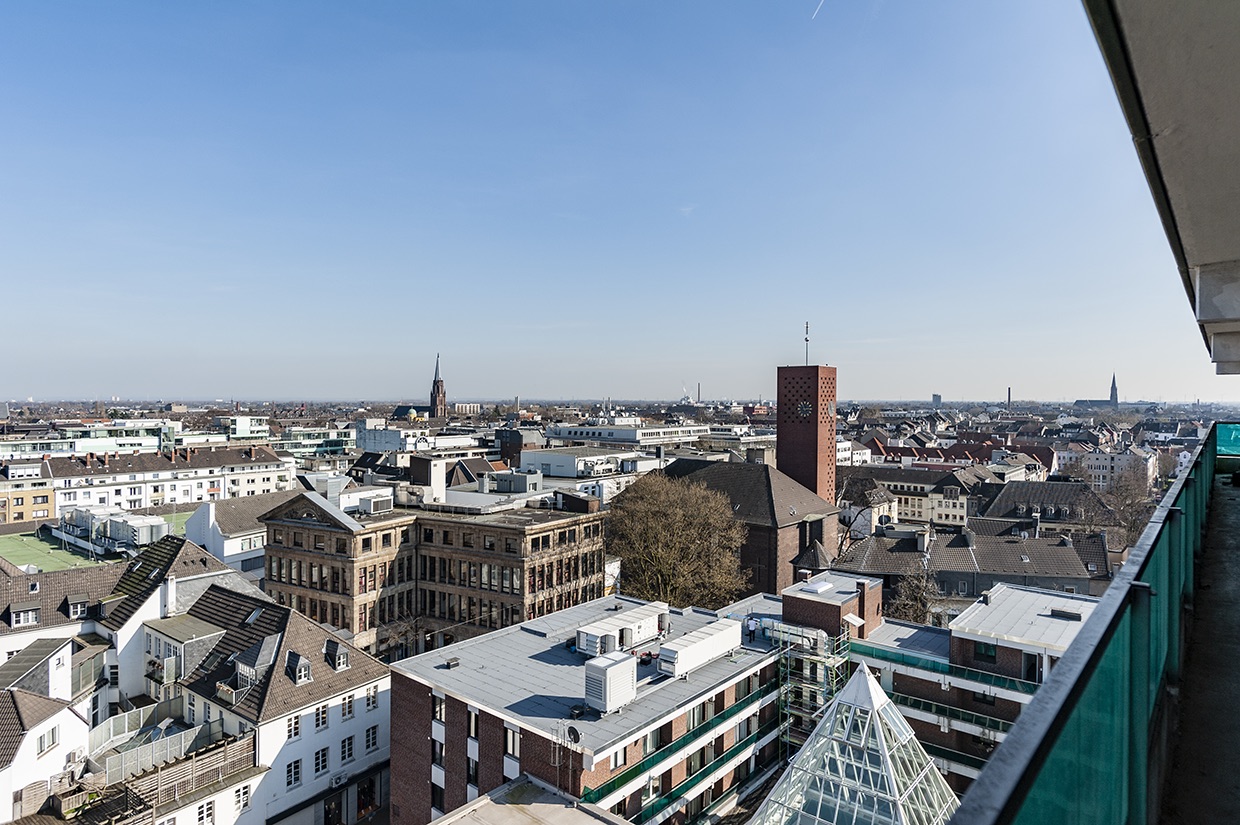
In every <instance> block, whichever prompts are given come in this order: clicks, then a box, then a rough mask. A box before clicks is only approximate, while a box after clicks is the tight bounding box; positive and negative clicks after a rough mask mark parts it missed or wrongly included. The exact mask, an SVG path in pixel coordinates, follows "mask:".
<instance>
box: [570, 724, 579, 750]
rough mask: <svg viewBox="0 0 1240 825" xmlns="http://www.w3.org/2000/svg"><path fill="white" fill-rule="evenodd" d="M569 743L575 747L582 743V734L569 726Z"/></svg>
mask: <svg viewBox="0 0 1240 825" xmlns="http://www.w3.org/2000/svg"><path fill="white" fill-rule="evenodd" d="M568 741H569V742H572V743H573V744H574V745H576V744H577V743H578V742H580V741H581V732H580V731H578V730H577V729H576V728H575V727H573V726H572V725H569V726H568Z"/></svg>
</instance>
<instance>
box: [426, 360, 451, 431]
mask: <svg viewBox="0 0 1240 825" xmlns="http://www.w3.org/2000/svg"><path fill="white" fill-rule="evenodd" d="M430 417H431V418H447V417H448V395H447V393H445V392H444V389H443V379H442V378H440V377H439V353H435V379H434V380H433V381H431V408H430Z"/></svg>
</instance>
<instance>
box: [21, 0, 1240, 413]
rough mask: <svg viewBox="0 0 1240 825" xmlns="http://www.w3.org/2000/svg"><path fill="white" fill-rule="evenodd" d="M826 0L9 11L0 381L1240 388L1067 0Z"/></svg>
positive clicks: (895, 390)
mask: <svg viewBox="0 0 1240 825" xmlns="http://www.w3.org/2000/svg"><path fill="white" fill-rule="evenodd" d="M815 5H816V4H815V3H807V4H778V5H756V4H755V5H752V6H734V7H726V8H725V9H724V10H723V11H722V12H721V11H720V9H719V7H718V6H717V5H707V4H705V3H689V2H687V3H683V4H676V5H674V6H664V5H656V4H638V5H626V6H623V7H621V6H619V5H584V4H572V3H553V2H544V3H538V4H523V5H521V6H520V7H506V6H491V5H487V4H482V3H461V4H453V5H452V6H431V7H417V8H407V7H404V6H399V5H394V4H376V5H373V6H368V7H366V8H365V9H364V10H359V9H356V8H343V7H333V6H330V5H326V4H324V5H316V6H303V7H301V8H300V9H299V10H300V11H301V12H302V16H300V17H294V16H291V15H289V14H287V13H286V10H285V9H282V8H274V9H265V8H261V7H247V8H232V9H210V10H207V9H200V8H188V7H186V8H180V7H160V8H149V7H136V6H134V7H126V9H125V10H122V12H121V13H117V11H116V9H115V8H109V9H102V8H83V9H74V10H72V11H69V10H64V9H57V8H54V7H42V6H30V7H9V8H6V9H4V10H3V11H0V23H2V24H3V25H0V102H2V103H3V105H4V107H5V110H6V111H8V112H10V113H11V114H12V125H11V128H9V129H6V130H5V132H4V133H2V134H0V175H2V176H3V179H4V180H5V181H6V189H7V190H8V197H6V198H5V199H4V201H3V202H0V271H4V272H5V274H6V278H5V289H4V292H5V295H6V298H7V301H6V305H7V308H8V312H7V313H6V320H7V321H8V324H7V331H8V333H9V337H10V340H13V341H17V342H20V345H22V346H27V347H30V348H32V351H35V350H37V352H38V353H39V357H38V358H31V359H23V360H20V361H19V362H17V363H14V364H13V365H12V366H11V367H10V369H9V370H8V372H7V373H6V378H5V381H4V384H3V385H0V395H3V396H8V397H13V398H26V397H28V396H33V397H35V398H45V399H46V398H78V397H81V398H90V397H94V398H109V397H112V396H120V397H126V398H128V397H133V398H168V399H172V398H212V397H223V398H233V397H235V398H276V399H293V398H306V399H307V400H315V399H320V398H359V399H361V398H371V399H380V398H381V399H391V400H397V399H409V398H413V399H417V398H421V397H423V396H424V395H425V393H426V392H427V389H428V388H429V384H430V382H429V378H430V375H431V367H432V366H433V357H434V353H435V352H436V351H443V352H444V357H445V360H444V378H445V379H446V383H447V388H448V397H449V399H475V398H483V397H485V398H504V397H513V396H518V395H519V396H522V397H529V398H534V397H538V398H547V399H554V398H570V397H574V398H589V397H593V398H603V397H607V396H611V397H615V398H620V397H628V398H651V399H668V400H674V399H675V398H677V397H679V396H680V395H682V394H684V393H686V392H687V393H688V394H691V395H694V396H696V387H697V384H698V383H699V382H701V384H702V387H703V397H704V398H741V399H750V398H758V397H765V398H772V397H774V393H775V371H774V367H775V366H776V365H780V364H793V365H795V364H800V363H802V362H803V360H804V354H803V346H804V344H803V342H802V337H803V333H802V325H803V324H804V322H805V321H806V320H809V321H810V322H811V332H810V337H811V339H812V340H811V343H810V361H811V362H812V363H826V364H830V365H832V366H836V367H838V368H839V394H840V397H841V398H858V399H859V398H893V399H894V398H909V399H919V398H929V397H930V396H931V394H932V393H940V394H942V395H943V398H944V400H945V401H951V400H953V399H979V400H984V399H995V400H997V399H1000V398H1003V397H1004V396H1005V393H1006V388H1007V386H1008V385H1012V386H1013V387H1014V394H1015V395H1014V397H1016V398H1041V399H1046V400H1055V399H1063V400H1067V401H1069V402H1070V401H1071V400H1073V399H1075V398H1090V397H1098V396H1099V393H1102V394H1105V391H1104V390H1105V386H1106V383H1107V382H1108V381H1109V378H1110V375H1111V373H1112V372H1115V373H1118V375H1119V377H1120V380H1119V384H1120V398H1121V400H1135V399H1138V398H1139V399H1145V400H1151V401H1155V400H1164V401H1170V402H1184V401H1192V400H1195V399H1198V398H1200V399H1202V400H1220V401H1232V400H1240V384H1237V383H1236V382H1234V381H1232V380H1230V379H1228V378H1227V377H1216V376H1214V375H1213V370H1212V365H1211V364H1210V362H1209V357H1208V355H1207V354H1206V351H1205V348H1204V347H1203V346H1202V342H1201V340H1200V337H1199V336H1198V334H1197V332H1196V330H1195V329H1194V324H1192V323H1191V321H1190V318H1191V315H1192V313H1191V311H1190V310H1189V308H1188V307H1186V306H1185V305H1184V304H1185V302H1184V297H1183V291H1182V288H1181V286H1180V283H1179V279H1178V276H1177V274H1176V270H1175V265H1174V262H1173V260H1172V256H1171V254H1170V252H1169V250H1168V247H1167V241H1166V238H1165V236H1164V234H1163V231H1162V228H1161V226H1160V224H1159V221H1158V218H1157V215H1156V212H1155V209H1154V206H1153V204H1152V203H1151V199H1150V196H1149V192H1148V189H1147V188H1146V184H1145V181H1144V179H1143V177H1142V175H1141V170H1140V166H1139V163H1138V161H1137V157H1136V154H1135V152H1134V151H1133V148H1132V145H1131V138H1130V136H1129V133H1128V131H1127V129H1126V126H1125V123H1124V121H1123V118H1122V117H1121V114H1120V111H1119V108H1118V105H1117V104H1116V101H1115V95H1114V91H1113V89H1112V87H1111V83H1110V80H1109V78H1108V76H1107V73H1106V70H1105V68H1104V66H1103V63H1102V60H1101V58H1100V56H1099V54H1098V49H1097V45H1096V43H1095V42H1094V38H1093V34H1092V32H1091V31H1090V28H1089V24H1088V22H1087V20H1086V19H1085V15H1084V13H1083V11H1082V10H1081V8H1080V6H1079V4H1077V3H1074V2H1066V1H1065V2H1056V3H1047V4H1041V3H1039V4H1025V5H1020V4H1012V5H1008V4H1004V5H1002V6H991V5H987V4H981V3H958V4H953V5H950V6H941V7H940V6H936V7H933V8H926V7H917V6H891V5H887V4H882V3H872V4H866V5H856V6H853V5H847V4H827V5H824V6H823V7H822V8H821V10H820V11H819V12H818V14H817V16H816V17H815V18H814V19H811V14H812V13H813V12H814V6H815ZM1164 307H1169V308H1170V309H1169V311H1164ZM1082 353H1087V354H1088V355H1087V356H1085V357H1082ZM51 364H56V365H57V366H59V367H61V368H60V369H56V370H51V369H48V367H49V366H50V365H51Z"/></svg>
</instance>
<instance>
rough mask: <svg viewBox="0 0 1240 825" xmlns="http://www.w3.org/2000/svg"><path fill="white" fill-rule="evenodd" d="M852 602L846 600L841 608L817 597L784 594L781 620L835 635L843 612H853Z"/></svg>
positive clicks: (838, 630)
mask: <svg viewBox="0 0 1240 825" xmlns="http://www.w3.org/2000/svg"><path fill="white" fill-rule="evenodd" d="M789 569H791V566H790V567H789ZM852 603H853V600H850V601H849V602H846V603H845V605H844V607H843V608H842V609H841V608H840V606H839V605H834V604H830V603H828V602H824V601H819V600H817V599H813V598H808V597H802V596H797V595H788V596H784V608H783V614H784V619H783V620H784V621H785V622H788V623H789V624H795V625H801V626H802V627H816V628H818V629H819V630H825V631H826V632H827V634H828V635H831V636H836V635H839V632H840V624H841V623H842V622H843V614H844V613H848V612H855V609H854V608H853V607H852V606H851V605H852Z"/></svg>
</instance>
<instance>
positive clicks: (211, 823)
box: [198, 801, 215, 825]
mask: <svg viewBox="0 0 1240 825" xmlns="http://www.w3.org/2000/svg"><path fill="white" fill-rule="evenodd" d="M198 825H215V802H214V801H209V802H204V803H202V804H201V805H199V806H198Z"/></svg>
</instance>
